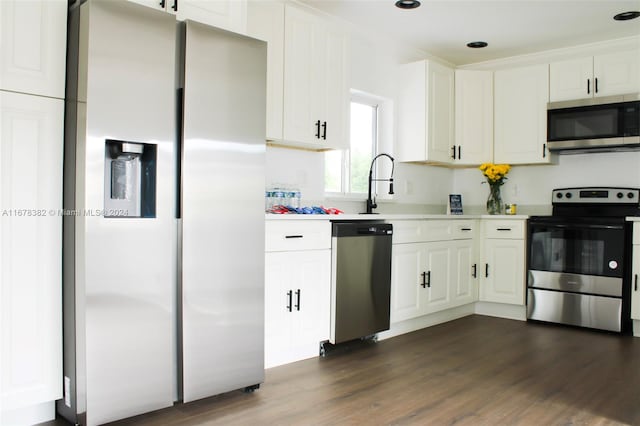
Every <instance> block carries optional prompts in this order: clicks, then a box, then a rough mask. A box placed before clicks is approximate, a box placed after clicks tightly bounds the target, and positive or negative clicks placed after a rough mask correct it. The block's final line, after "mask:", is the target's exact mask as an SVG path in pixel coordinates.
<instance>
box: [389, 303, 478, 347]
mask: <svg viewBox="0 0 640 426" xmlns="http://www.w3.org/2000/svg"><path fill="white" fill-rule="evenodd" d="M473 314H474V309H473V303H470V304H468V305H463V306H458V307H456V308H451V309H446V310H444V311H440V312H435V313H433V314H429V315H423V316H421V317H418V318H411V319H409V320H406V321H401V322H397V323H393V324H391V327H390V328H389V330H387V331H383V332H382V333H378V339H379V340H384V339H389V338H391V337H395V336H399V335H401V334H405V333H411V332H412V331H416V330H420V329H423V328H426V327H431V326H433V325H437V324H442V323H444V322H448V321H453V320H456V319H458V318H462V317H466V316H469V315H473Z"/></svg>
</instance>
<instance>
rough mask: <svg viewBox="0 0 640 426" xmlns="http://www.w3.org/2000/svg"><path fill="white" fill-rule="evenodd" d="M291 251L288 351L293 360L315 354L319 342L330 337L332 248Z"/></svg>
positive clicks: (318, 348) (318, 347)
mask: <svg viewBox="0 0 640 426" xmlns="http://www.w3.org/2000/svg"><path fill="white" fill-rule="evenodd" d="M290 254H291V255H292V258H291V261H292V263H291V264H290V266H291V268H290V273H291V272H293V276H294V279H293V283H292V284H293V287H292V290H293V307H292V310H293V323H292V325H293V327H292V333H291V351H292V354H293V356H294V357H295V359H305V358H311V357H314V356H318V354H319V351H320V342H321V341H324V340H328V339H329V331H330V330H329V328H330V314H331V299H330V293H331V290H330V288H331V250H311V251H306V252H300V253H290ZM294 262H295V266H294Z"/></svg>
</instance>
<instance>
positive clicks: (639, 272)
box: [631, 222, 640, 336]
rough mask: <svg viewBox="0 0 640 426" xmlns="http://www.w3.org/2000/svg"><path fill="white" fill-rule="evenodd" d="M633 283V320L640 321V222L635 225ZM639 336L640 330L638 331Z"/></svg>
mask: <svg viewBox="0 0 640 426" xmlns="http://www.w3.org/2000/svg"><path fill="white" fill-rule="evenodd" d="M631 268H632V272H631V274H632V277H631V278H632V281H631V319H634V320H636V321H640V222H636V223H634V224H633V263H632V266H631ZM635 334H636V335H637V336H640V330H639V329H636V333H635Z"/></svg>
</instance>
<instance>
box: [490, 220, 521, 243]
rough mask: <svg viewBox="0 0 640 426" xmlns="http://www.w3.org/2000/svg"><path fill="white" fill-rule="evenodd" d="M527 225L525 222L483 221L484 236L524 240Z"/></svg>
mask: <svg viewBox="0 0 640 426" xmlns="http://www.w3.org/2000/svg"><path fill="white" fill-rule="evenodd" d="M525 223H526V221H524V220H513V219H512V220H500V219H495V220H494V219H485V220H483V221H482V231H483V232H482V235H483V237H484V238H501V239H507V240H523V239H524V238H525V235H524V234H525V228H526V227H525Z"/></svg>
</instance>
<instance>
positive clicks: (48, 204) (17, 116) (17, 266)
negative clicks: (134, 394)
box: [0, 91, 64, 424]
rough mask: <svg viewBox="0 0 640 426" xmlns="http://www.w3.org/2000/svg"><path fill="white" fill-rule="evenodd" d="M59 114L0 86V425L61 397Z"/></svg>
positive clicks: (56, 105) (46, 102) (57, 107)
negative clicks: (5, 90)
mask: <svg viewBox="0 0 640 426" xmlns="http://www.w3.org/2000/svg"><path fill="white" fill-rule="evenodd" d="M63 114H64V101H63V100H62V99H53V98H46V97H40V96H31V95H24V94H18V93H11V92H4V91H0V123H1V124H0V424H20V423H23V421H21V420H18V419H17V418H16V417H14V415H15V412H16V410H18V411H20V410H24V409H25V407H32V406H37V405H41V404H44V403H51V413H50V415H53V403H52V401H55V400H56V399H59V398H61V397H62V270H61V268H62V215H61V213H60V210H61V209H62V158H63ZM12 413H14V414H12ZM44 420H47V419H41V420H40V421H44Z"/></svg>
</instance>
